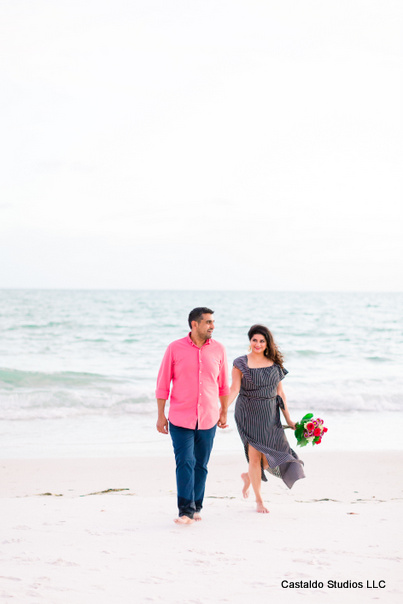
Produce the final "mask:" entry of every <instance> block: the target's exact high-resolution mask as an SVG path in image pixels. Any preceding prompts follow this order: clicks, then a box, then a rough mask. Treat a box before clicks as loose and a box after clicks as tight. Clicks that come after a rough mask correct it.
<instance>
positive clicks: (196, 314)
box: [188, 306, 214, 329]
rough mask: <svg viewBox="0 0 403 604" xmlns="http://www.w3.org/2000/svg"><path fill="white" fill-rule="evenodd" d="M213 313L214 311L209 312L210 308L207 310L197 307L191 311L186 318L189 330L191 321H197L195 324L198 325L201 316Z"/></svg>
mask: <svg viewBox="0 0 403 604" xmlns="http://www.w3.org/2000/svg"><path fill="white" fill-rule="evenodd" d="M213 313H214V310H211V308H207V306H198V307H197V308H194V309H193V310H191V311H190V313H189V317H188V323H189V327H190V329H192V321H197V323H200V321H201V320H202V317H203V315H212V314H213Z"/></svg>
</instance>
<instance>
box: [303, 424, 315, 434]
mask: <svg viewBox="0 0 403 604" xmlns="http://www.w3.org/2000/svg"><path fill="white" fill-rule="evenodd" d="M314 427H315V425H314V424H313V422H309V423H308V424H307V425H306V426H305V428H306V429H307V430H309V432H310V431H311V430H313V429H314Z"/></svg>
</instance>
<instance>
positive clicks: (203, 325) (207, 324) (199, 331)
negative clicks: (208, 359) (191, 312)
mask: <svg viewBox="0 0 403 604" xmlns="http://www.w3.org/2000/svg"><path fill="white" fill-rule="evenodd" d="M193 327H194V329H195V332H196V335H197V337H199V338H200V339H202V340H209V339H210V338H211V336H212V335H213V331H214V319H213V315H211V314H204V315H202V319H201V321H200V323H197V322H196V321H194V322H193Z"/></svg>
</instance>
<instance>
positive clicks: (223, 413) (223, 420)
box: [217, 394, 229, 428]
mask: <svg viewBox="0 0 403 604" xmlns="http://www.w3.org/2000/svg"><path fill="white" fill-rule="evenodd" d="M219 399H220V404H221V409H220V418H219V420H218V423H217V426H218V427H219V428H228V424H227V411H228V407H229V405H228V399H229V396H228V394H226V395H225V396H220V397H219Z"/></svg>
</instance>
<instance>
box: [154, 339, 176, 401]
mask: <svg viewBox="0 0 403 604" xmlns="http://www.w3.org/2000/svg"><path fill="white" fill-rule="evenodd" d="M172 369H173V358H172V349H171V346H168V348H167V349H166V351H165V354H164V358H163V359H162V363H161V367H160V370H159V372H158V377H157V388H156V390H155V396H156V397H157V398H162V399H164V400H165V401H166V400H168V398H169V391H170V388H171V380H172V374H173V371H172Z"/></svg>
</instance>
